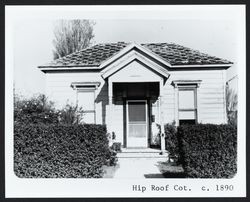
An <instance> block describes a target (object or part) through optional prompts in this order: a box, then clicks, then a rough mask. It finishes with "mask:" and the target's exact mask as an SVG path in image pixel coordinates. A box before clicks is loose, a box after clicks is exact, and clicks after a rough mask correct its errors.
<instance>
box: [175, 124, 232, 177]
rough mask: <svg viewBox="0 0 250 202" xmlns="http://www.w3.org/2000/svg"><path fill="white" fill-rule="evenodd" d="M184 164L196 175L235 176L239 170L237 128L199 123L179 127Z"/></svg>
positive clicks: (188, 171) (187, 170) (189, 171)
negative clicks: (237, 162)
mask: <svg viewBox="0 0 250 202" xmlns="http://www.w3.org/2000/svg"><path fill="white" fill-rule="evenodd" d="M178 138H179V141H180V155H181V161H182V164H183V168H184V170H185V172H186V174H187V176H188V177H192V178H231V177H233V176H234V175H235V174H236V171H237V164H236V161H237V128H236V126H233V125H213V124H197V125H183V126H179V127H178Z"/></svg>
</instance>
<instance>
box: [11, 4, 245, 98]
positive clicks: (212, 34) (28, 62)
mask: <svg viewBox="0 0 250 202" xmlns="http://www.w3.org/2000/svg"><path fill="white" fill-rule="evenodd" d="M71 10H72V9H71ZM78 10H79V9H78ZM18 11H19V14H20V12H24V11H20V10H18ZM45 11H48V16H50V15H51V14H50V13H49V10H48V9H47V10H46V9H44V10H42V11H41V12H35V11H34V9H33V10H31V11H30V10H26V12H25V14H26V18H22V17H18V18H17V17H15V18H13V19H11V20H12V21H11V22H12V24H11V25H12V29H11V32H12V33H11V41H12V46H11V50H12V53H13V66H14V83H15V89H16V91H17V92H19V93H20V94H23V95H26V96H31V95H33V94H35V93H45V92H44V90H45V74H44V73H42V72H41V71H40V70H39V69H38V68H37V66H39V65H42V64H45V63H48V62H50V61H51V60H52V59H53V54H52V50H53V43H52V41H53V37H54V34H53V28H54V25H55V23H56V20H58V19H62V16H61V15H60V12H61V13H62V11H59V12H54V13H55V14H54V15H56V14H57V13H58V15H56V18H55V17H54V16H53V17H51V18H50V17H43V15H42V14H44V12H45ZM55 11H56V10H55ZM170 11H172V10H170ZM191 11H193V12H192V15H190V16H192V17H190V18H189V17H185V15H184V14H183V13H185V12H182V16H181V17H180V16H178V12H174V14H172V15H170V14H171V12H170V14H168V15H167V14H166V13H165V12H162V15H161V16H160V17H159V13H160V12H159V13H155V12H153V13H150V12H147V14H145V13H142V15H141V16H142V17H138V15H139V14H138V15H135V14H134V13H132V14H133V15H132V14H131V16H132V17H131V16H129V17H128V16H126V15H128V14H129V12H127V13H126V12H124V13H125V14H122V12H121V14H117V13H115V14H114V15H113V16H111V17H110V16H108V17H107V14H106V15H105V14H104V15H98V16H97V15H94V17H93V15H89V16H90V17H89V18H87V17H88V15H82V16H81V15H80V16H79V15H75V16H74V15H73V16H71V19H72V18H73V19H91V20H94V21H95V22H96V23H95V25H94V35H95V37H94V43H105V42H118V41H125V42H137V43H147V42H174V43H177V44H180V45H183V46H187V47H189V48H193V49H196V50H199V51H201V52H204V53H208V54H210V55H214V56H217V57H221V58H224V59H227V60H230V61H232V62H234V65H233V66H232V67H231V68H230V69H229V70H228V71H227V80H229V79H231V78H232V77H234V76H236V75H237V74H238V71H239V65H238V62H239V60H240V57H241V55H240V48H241V47H240V45H239V44H240V43H239V41H240V37H242V36H241V35H240V32H239V23H238V21H237V20H234V19H233V18H231V17H227V16H232V15H229V12H231V11H230V9H229V10H228V11H227V9H225V10H224V13H222V12H219V11H216V10H215V11H216V12H209V11H208V12H207V16H208V17H202V15H203V14H201V11H200V10H199V9H198V11H197V9H193V10H191ZM227 12H228V15H226V13H227ZM10 13H11V12H10ZM172 13H173V12H172ZM187 13H188V12H187ZM195 13H197V15H195ZM7 14H8V12H7ZM231 14H232V13H231ZM12 15H13V12H12ZM16 15H18V13H17V14H16ZM16 15H15V16H16ZM36 15H37V16H36ZM165 15H166V16H165ZM114 16H115V17H114ZM133 16H135V17H133ZM145 16H146V17H145ZM148 16H149V17H148ZM155 16H158V17H155ZM169 16H170V17H169ZM173 16H175V17H173ZM186 16H189V15H186ZM209 16H212V17H211V18H210V17H209ZM221 16H223V17H221ZM63 18H64V19H65V16H64V17H63ZM7 20H8V18H7ZM7 30H8V29H7ZM7 34H8V33H7Z"/></svg>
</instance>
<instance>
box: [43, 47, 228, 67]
mask: <svg viewBox="0 0 250 202" xmlns="http://www.w3.org/2000/svg"><path fill="white" fill-rule="evenodd" d="M129 45H131V43H125V42H118V43H102V44H96V45H94V46H91V47H88V48H86V49H83V50H81V51H78V52H75V53H72V54H70V55H67V56H65V57H62V58H59V59H57V60H54V61H52V62H50V63H48V64H45V65H41V66H39V68H55V69H56V68H74V67H87V68H90V69H91V68H93V69H94V68H98V67H100V66H101V65H102V64H103V63H104V62H105V61H107V60H109V59H111V58H112V57H114V56H115V55H117V54H118V53H120V52H121V51H122V50H123V49H125V48H126V47H128V46H129ZM140 46H141V47H143V48H145V49H146V50H148V51H149V52H151V53H152V54H153V55H155V56H157V57H159V58H160V59H161V60H163V61H165V62H166V63H169V64H170V65H171V66H172V67H176V68H178V67H183V66H197V65H222V66H223V65H224V66H225V65H227V66H230V65H231V64H233V63H232V62H230V61H228V60H225V59H222V58H218V57H215V56H210V55H208V54H204V53H201V52H199V51H197V50H193V49H190V48H187V47H184V46H181V45H178V44H175V43H144V44H140Z"/></svg>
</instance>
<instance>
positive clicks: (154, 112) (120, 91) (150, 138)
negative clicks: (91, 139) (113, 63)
mask: <svg viewBox="0 0 250 202" xmlns="http://www.w3.org/2000/svg"><path fill="white" fill-rule="evenodd" d="M161 85H163V83H161V82H112V83H109V105H108V108H107V114H108V116H107V126H108V131H109V132H110V133H111V134H113V135H114V136H115V139H114V142H121V144H122V147H123V153H124V155H125V156H136V155H134V154H135V153H137V156H138V155H139V156H140V155H141V156H149V157H150V156H151V157H157V155H159V153H162V154H164V153H165V140H164V139H165V135H164V132H163V131H164V128H163V118H162V111H161V102H162V100H161V99H162V98H161ZM110 94H111V95H110ZM155 146H160V150H159V149H158V150H157V149H152V148H154V147H155ZM125 148H126V149H125ZM122 155H123V154H122ZM122 155H121V156H122Z"/></svg>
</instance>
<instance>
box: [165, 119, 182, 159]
mask: <svg viewBox="0 0 250 202" xmlns="http://www.w3.org/2000/svg"><path fill="white" fill-rule="evenodd" d="M164 132H165V145H166V150H167V151H168V152H169V155H170V157H171V158H172V159H174V160H175V161H178V160H179V142H178V137H177V128H176V126H175V124H174V123H172V124H165V125H164Z"/></svg>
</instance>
